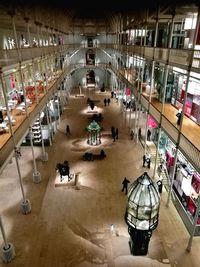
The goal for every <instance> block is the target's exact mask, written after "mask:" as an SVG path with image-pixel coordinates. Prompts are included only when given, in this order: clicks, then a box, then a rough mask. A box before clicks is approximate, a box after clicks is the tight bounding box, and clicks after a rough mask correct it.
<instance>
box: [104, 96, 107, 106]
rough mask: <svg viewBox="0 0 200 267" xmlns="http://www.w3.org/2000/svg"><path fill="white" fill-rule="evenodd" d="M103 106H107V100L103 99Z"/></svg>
mask: <svg viewBox="0 0 200 267" xmlns="http://www.w3.org/2000/svg"><path fill="white" fill-rule="evenodd" d="M103 102H104V105H105V106H106V104H107V99H106V98H104V101H103Z"/></svg>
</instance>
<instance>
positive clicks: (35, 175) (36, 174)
mask: <svg viewBox="0 0 200 267" xmlns="http://www.w3.org/2000/svg"><path fill="white" fill-rule="evenodd" d="M19 74H20V79H21V84H22V91H23V95H24V103H25V110H26V116H27V119H28V123H29V135H30V143H31V152H32V156H33V182H34V183H39V182H40V181H41V174H40V172H39V171H38V170H37V165H36V160H35V154H34V149H33V133H32V128H31V123H30V119H29V113H28V106H27V101H26V92H25V88H24V81H23V76H22V70H21V63H20V64H19Z"/></svg>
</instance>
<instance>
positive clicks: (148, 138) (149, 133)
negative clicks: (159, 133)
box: [147, 129, 151, 141]
mask: <svg viewBox="0 0 200 267" xmlns="http://www.w3.org/2000/svg"><path fill="white" fill-rule="evenodd" d="M147 141H151V131H150V130H149V129H148V130H147Z"/></svg>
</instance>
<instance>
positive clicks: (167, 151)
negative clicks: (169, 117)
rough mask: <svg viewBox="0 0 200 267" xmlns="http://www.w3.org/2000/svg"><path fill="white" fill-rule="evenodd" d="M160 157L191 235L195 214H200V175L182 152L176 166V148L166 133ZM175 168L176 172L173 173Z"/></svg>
mask: <svg viewBox="0 0 200 267" xmlns="http://www.w3.org/2000/svg"><path fill="white" fill-rule="evenodd" d="M159 155H160V157H161V158H162V164H164V166H163V167H164V168H165V169H166V170H167V172H168V177H169V180H170V181H169V182H170V184H171V183H173V185H172V190H173V195H174V198H172V200H173V203H174V205H175V207H176V208H177V211H178V213H179V214H180V216H181V218H182V220H183V222H184V223H185V225H186V228H187V230H188V232H189V233H190V234H191V232H192V227H193V222H194V217H195V213H196V212H199V211H197V201H198V196H199V190H200V174H199V173H198V172H197V170H196V169H195V168H194V167H193V166H192V164H191V163H190V161H189V160H188V159H187V158H186V157H185V156H184V155H183V154H182V153H181V151H180V150H178V153H177V162H176V166H174V164H175V155H176V146H175V144H174V143H173V142H172V140H170V138H169V137H168V136H167V135H166V134H165V133H164V132H162V133H161V138H160V143H159ZM174 168H175V172H173V171H174ZM157 170H159V168H158V169H157ZM173 173H174V177H173ZM195 235H200V214H199V216H198V219H197V225H196V229H195Z"/></svg>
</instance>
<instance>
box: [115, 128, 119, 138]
mask: <svg viewBox="0 0 200 267" xmlns="http://www.w3.org/2000/svg"><path fill="white" fill-rule="evenodd" d="M118 134H119V130H118V128H116V129H115V137H116V139H118Z"/></svg>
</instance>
